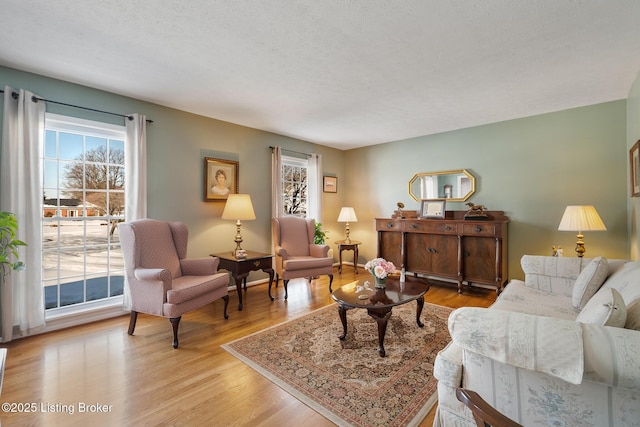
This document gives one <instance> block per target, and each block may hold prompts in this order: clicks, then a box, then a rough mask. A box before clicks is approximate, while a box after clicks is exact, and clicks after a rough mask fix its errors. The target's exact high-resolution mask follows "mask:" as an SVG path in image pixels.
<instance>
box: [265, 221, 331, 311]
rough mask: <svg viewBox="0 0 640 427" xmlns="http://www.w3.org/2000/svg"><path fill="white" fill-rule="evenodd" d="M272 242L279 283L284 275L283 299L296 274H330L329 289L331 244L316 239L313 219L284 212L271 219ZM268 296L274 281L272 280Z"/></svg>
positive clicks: (306, 275)
mask: <svg viewBox="0 0 640 427" xmlns="http://www.w3.org/2000/svg"><path fill="white" fill-rule="evenodd" d="M272 232H273V244H274V246H275V248H274V250H275V255H276V286H278V280H279V279H280V278H282V282H283V283H284V299H287V296H288V294H287V283H289V280H291V279H295V278H300V277H304V278H309V280H311V278H312V277H316V276H321V275H325V274H326V275H327V276H329V292H331V291H332V289H331V284H332V283H333V258H330V257H329V256H328V252H329V245H316V244H315V243H314V235H315V221H314V220H313V219H305V218H299V217H295V216H285V217H280V218H273V219H272ZM269 298H271V301H273V297H272V296H271V283H269Z"/></svg>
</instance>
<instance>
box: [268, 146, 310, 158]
mask: <svg viewBox="0 0 640 427" xmlns="http://www.w3.org/2000/svg"><path fill="white" fill-rule="evenodd" d="M269 148H271V151H273V150H274V149H275V148H276V147H272V146H271V145H270V146H269ZM280 150H282V151H287V152H289V153H296V154H302V155H303V156H313V154H309V153H303V152H302V151H293V150H287V149H286V148H280Z"/></svg>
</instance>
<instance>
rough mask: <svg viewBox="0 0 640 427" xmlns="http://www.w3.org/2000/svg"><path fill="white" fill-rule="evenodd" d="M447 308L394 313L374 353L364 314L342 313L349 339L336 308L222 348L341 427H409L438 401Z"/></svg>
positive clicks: (374, 337)
mask: <svg viewBox="0 0 640 427" xmlns="http://www.w3.org/2000/svg"><path fill="white" fill-rule="evenodd" d="M451 311H452V310H451V309H450V308H447V307H442V306H439V305H434V304H429V303H425V304H424V310H423V312H422V316H421V319H422V321H423V322H424V328H419V327H418V325H417V324H416V319H415V317H416V304H415V303H410V304H404V305H402V306H399V307H395V308H394V309H393V313H392V316H391V318H390V319H389V324H388V327H387V333H386V336H385V341H384V347H385V350H386V357H384V358H383V357H380V356H379V355H378V351H377V350H378V329H377V325H376V323H375V321H374V320H373V319H372V318H371V317H369V316H368V315H367V312H366V311H365V310H360V309H355V310H349V311H348V312H347V332H348V333H347V337H346V338H345V340H343V341H341V340H339V339H338V336H339V335H340V334H342V323H341V322H340V319H339V317H338V308H337V305H331V306H328V307H324V308H321V309H319V310H316V311H314V312H312V313H309V314H306V315H304V316H301V317H299V318H297V319H293V320H290V321H287V322H285V323H282V324H279V325H276V326H273V327H271V328H268V329H266V330H263V331H260V332H257V333H255V334H252V335H249V336H247V337H244V338H240V339H238V340H236V341H233V342H231V343H228V344H225V345H223V346H222V347H223V348H224V349H225V350H227V351H228V352H229V353H231V354H233V355H234V356H235V357H237V358H238V359H240V360H242V361H243V362H244V363H246V364H248V365H249V366H251V367H252V368H253V369H255V370H256V371H258V372H260V373H261V374H262V375H264V376H265V377H267V378H268V379H269V380H271V381H272V382H274V383H275V384H277V385H278V386H280V387H281V388H283V389H284V390H286V391H287V392H289V393H291V394H292V395H293V396H294V397H296V398H297V399H299V400H300V401H302V402H303V403H304V404H306V405H307V406H309V407H311V408H312V409H314V410H315V411H317V412H319V413H320V414H322V415H323V416H325V417H326V418H327V419H329V420H331V421H332V422H334V423H336V424H338V425H340V426H415V425H418V424H419V423H420V422H421V421H422V420H423V419H424V417H425V416H426V414H427V413H428V412H429V410H430V409H431V408H432V407H433V405H434V404H435V401H436V388H437V387H436V386H437V382H436V380H435V379H434V378H433V363H434V359H435V357H436V354H437V353H438V351H440V350H441V349H443V348H444V347H445V346H446V345H447V343H448V342H449V341H450V337H449V333H448V330H447V318H448V317H449V314H450V313H451Z"/></svg>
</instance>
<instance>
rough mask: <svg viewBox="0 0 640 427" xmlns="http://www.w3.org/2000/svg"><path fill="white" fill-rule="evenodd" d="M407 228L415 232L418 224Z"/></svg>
mask: <svg viewBox="0 0 640 427" xmlns="http://www.w3.org/2000/svg"><path fill="white" fill-rule="evenodd" d="M409 228H410V229H412V230H415V229H416V228H418V224H411V225H410V226H409Z"/></svg>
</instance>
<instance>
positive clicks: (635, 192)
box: [629, 140, 640, 197]
mask: <svg viewBox="0 0 640 427" xmlns="http://www.w3.org/2000/svg"><path fill="white" fill-rule="evenodd" d="M629 162H630V163H631V167H630V169H629V170H630V172H631V197H638V196H640V140H638V141H637V142H636V143H635V144H633V147H631V150H629Z"/></svg>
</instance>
